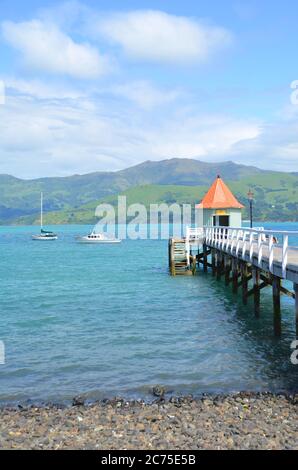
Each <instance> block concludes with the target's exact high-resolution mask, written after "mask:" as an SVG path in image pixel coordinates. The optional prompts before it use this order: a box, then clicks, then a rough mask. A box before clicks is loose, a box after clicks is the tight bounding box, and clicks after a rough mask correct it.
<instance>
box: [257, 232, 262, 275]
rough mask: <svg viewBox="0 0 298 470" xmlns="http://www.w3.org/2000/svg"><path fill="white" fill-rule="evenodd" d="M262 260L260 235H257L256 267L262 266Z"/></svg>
mask: <svg viewBox="0 0 298 470" xmlns="http://www.w3.org/2000/svg"><path fill="white" fill-rule="evenodd" d="M262 259H263V245H262V233H259V234H258V266H259V267H261V266H262Z"/></svg>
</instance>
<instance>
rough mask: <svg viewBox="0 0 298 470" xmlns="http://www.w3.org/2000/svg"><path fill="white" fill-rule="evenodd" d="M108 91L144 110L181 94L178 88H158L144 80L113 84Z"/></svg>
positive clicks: (160, 104)
mask: <svg viewBox="0 0 298 470" xmlns="http://www.w3.org/2000/svg"><path fill="white" fill-rule="evenodd" d="M110 91H111V93H112V94H114V95H116V96H120V97H123V98H126V99H127V100H130V101H132V102H133V103H135V104H137V105H138V106H139V107H140V108H143V109H144V110H151V109H153V108H155V107H157V106H162V105H166V104H169V103H173V102H174V101H176V99H177V98H178V97H179V96H181V94H182V92H180V91H179V90H165V89H159V88H157V87H156V86H153V85H152V84H151V83H150V82H148V81H144V80H139V81H133V82H129V83H124V84H121V85H114V86H112V87H111V88H110Z"/></svg>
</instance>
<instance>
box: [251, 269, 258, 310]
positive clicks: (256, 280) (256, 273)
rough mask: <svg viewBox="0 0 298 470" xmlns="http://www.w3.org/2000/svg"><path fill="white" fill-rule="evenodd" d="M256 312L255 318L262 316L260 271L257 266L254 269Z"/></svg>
mask: <svg viewBox="0 0 298 470" xmlns="http://www.w3.org/2000/svg"><path fill="white" fill-rule="evenodd" d="M252 279H253V292H254V310H255V316H256V317H259V316H260V270H259V268H257V267H256V266H253V267H252Z"/></svg>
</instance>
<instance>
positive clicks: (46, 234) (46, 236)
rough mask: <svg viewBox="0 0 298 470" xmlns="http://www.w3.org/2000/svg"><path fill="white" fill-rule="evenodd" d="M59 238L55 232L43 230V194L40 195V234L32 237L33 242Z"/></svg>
mask: <svg viewBox="0 0 298 470" xmlns="http://www.w3.org/2000/svg"><path fill="white" fill-rule="evenodd" d="M57 238H58V236H57V235H56V234H55V233H54V232H50V231H49V230H44V228H43V194H42V193H40V234H38V235H32V240H40V241H44V240H57Z"/></svg>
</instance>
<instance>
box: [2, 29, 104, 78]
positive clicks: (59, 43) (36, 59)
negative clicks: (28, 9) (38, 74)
mask: <svg viewBox="0 0 298 470" xmlns="http://www.w3.org/2000/svg"><path fill="white" fill-rule="evenodd" d="M2 33H3V36H4V39H5V40H6V41H7V42H8V43H9V44H10V45H11V46H12V47H14V48H15V49H17V50H18V51H20V52H21V54H22V57H23V60H24V61H25V63H26V64H27V65H28V66H30V67H33V68H34V69H38V70H43V71H46V72H50V73H58V74H66V75H69V76H73V77H77V78H96V77H98V76H100V75H102V74H103V73H105V72H106V71H107V70H108V68H109V64H108V61H107V59H106V57H104V56H101V55H100V54H99V53H98V51H97V49H96V48H94V47H92V46H91V45H90V44H88V43H84V44H78V43H76V42H74V41H73V40H72V39H71V38H70V37H69V36H67V35H66V34H64V33H63V32H62V31H60V30H59V29H58V28H57V27H56V26H55V25H54V24H52V23H45V22H42V21H40V20H32V21H27V22H22V23H13V22H11V21H5V22H3V23H2Z"/></svg>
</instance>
